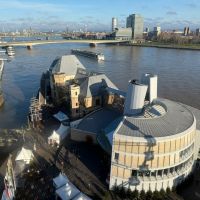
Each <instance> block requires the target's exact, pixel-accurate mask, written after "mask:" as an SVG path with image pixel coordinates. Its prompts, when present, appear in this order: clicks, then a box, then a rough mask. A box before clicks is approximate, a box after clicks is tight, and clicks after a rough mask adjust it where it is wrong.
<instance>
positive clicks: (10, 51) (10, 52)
mask: <svg viewBox="0 0 200 200" xmlns="http://www.w3.org/2000/svg"><path fill="white" fill-rule="evenodd" d="M6 53H7V54H8V56H14V55H15V49H14V47H12V46H9V47H6Z"/></svg>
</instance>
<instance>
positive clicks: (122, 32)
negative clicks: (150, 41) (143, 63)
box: [112, 28, 132, 40]
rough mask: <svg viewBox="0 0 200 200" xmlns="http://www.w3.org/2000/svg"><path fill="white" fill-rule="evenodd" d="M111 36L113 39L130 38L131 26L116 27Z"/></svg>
mask: <svg viewBox="0 0 200 200" xmlns="http://www.w3.org/2000/svg"><path fill="white" fill-rule="evenodd" d="M112 38H114V39H115V40H131V39H132V28H117V29H115V31H114V32H113V33H112Z"/></svg>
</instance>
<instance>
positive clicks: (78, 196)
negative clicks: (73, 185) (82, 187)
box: [73, 192, 92, 200]
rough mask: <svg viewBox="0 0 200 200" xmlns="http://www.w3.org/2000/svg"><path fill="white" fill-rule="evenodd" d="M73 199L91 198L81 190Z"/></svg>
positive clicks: (86, 199)
mask: <svg viewBox="0 0 200 200" xmlns="http://www.w3.org/2000/svg"><path fill="white" fill-rule="evenodd" d="M73 200H92V199H90V198H89V197H88V196H86V195H85V194H83V193H82V192H81V193H79V194H78V195H77V196H75V197H74V198H73Z"/></svg>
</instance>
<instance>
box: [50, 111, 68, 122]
mask: <svg viewBox="0 0 200 200" xmlns="http://www.w3.org/2000/svg"><path fill="white" fill-rule="evenodd" d="M53 116H54V117H55V118H56V119H57V120H58V121H59V122H63V121H67V120H69V117H68V116H67V115H66V114H65V113H63V112H61V111H59V112H58V113H56V114H54V115H53Z"/></svg>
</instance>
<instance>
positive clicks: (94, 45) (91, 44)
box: [89, 43, 97, 47]
mask: <svg viewBox="0 0 200 200" xmlns="http://www.w3.org/2000/svg"><path fill="white" fill-rule="evenodd" d="M89 46H90V47H96V46H97V43H90V44H89Z"/></svg>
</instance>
